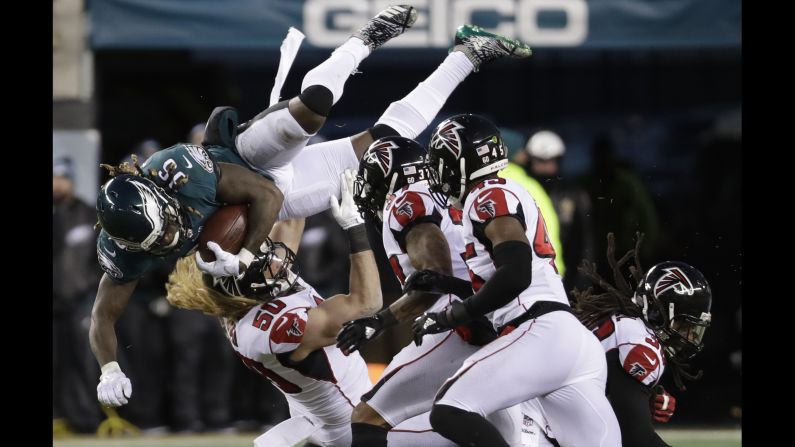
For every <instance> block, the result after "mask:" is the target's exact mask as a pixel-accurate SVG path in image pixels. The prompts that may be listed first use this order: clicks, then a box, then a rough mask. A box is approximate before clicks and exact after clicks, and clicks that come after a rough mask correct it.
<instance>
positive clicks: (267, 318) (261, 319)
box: [251, 301, 287, 331]
mask: <svg viewBox="0 0 795 447" xmlns="http://www.w3.org/2000/svg"><path fill="white" fill-rule="evenodd" d="M285 307H287V305H286V304H284V302H282V301H271V302H269V303H265V304H263V305H262V306H260V310H258V311H257V315H255V316H254V321H252V322H251V325H252V326H254V327H256V328H259V329H262V330H263V331H267V330H268V328H269V327H270V326H271V322H273V317H274V316H275V315H276V314H278V313H279V312H281V311H282V309H284V308H285Z"/></svg>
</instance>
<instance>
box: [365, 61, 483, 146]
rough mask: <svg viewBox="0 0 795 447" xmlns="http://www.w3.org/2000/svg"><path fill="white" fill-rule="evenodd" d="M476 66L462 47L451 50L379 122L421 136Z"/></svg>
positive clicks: (391, 106) (406, 133)
mask: <svg viewBox="0 0 795 447" xmlns="http://www.w3.org/2000/svg"><path fill="white" fill-rule="evenodd" d="M474 69H475V66H474V65H472V62H470V60H469V59H468V58H467V57H466V56H465V55H464V53H461V52H460V51H453V52H452V53H450V54H448V55H447V57H446V58H445V59H444V61H443V62H442V63H441V64H440V65H439V67H438V68H437V69H436V70H435V71H434V72H433V73H431V75H430V76H428V77H427V78H426V79H425V80H424V81H422V82H420V83H419V85H417V87H415V88H414V90H412V91H411V93H409V94H408V95H406V96H405V97H404V98H403V99H401V100H399V101H395V102H393V103H392V104H390V105H389V107H387V109H386V111H385V112H384V114H383V115H381V117H380V118H378V121H377V122H376V124H386V125H387V126H389V127H391V128H393V129H395V130H396V131H397V132H398V133H400V135H401V136H403V137H406V138H417V135H419V134H420V133H422V131H423V130H425V128H426V127H428V125H429V124H431V121H433V119H434V117H436V114H438V113H439V110H441V109H442V106H443V105H444V103H445V102H446V101H447V98H449V97H450V95H451V94H452V93H453V90H455V88H456V87H458V84H460V83H461V81H463V80H464V79H466V77H467V76H468V75H469V74H470V73H472V70H474Z"/></svg>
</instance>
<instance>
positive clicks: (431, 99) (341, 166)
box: [277, 9, 530, 422]
mask: <svg viewBox="0 0 795 447" xmlns="http://www.w3.org/2000/svg"><path fill="white" fill-rule="evenodd" d="M387 11H389V9H387V10H386V11H384V12H382V13H381V14H379V17H380V16H382V15H385V14H386V12H387ZM399 17H402V19H401V20H405V18H406V17H409V15H399ZM375 23H380V22H378V17H376V18H375V19H373V20H371V21H370V23H368V24H367V25H365V26H364V27H363V28H362V30H363V31H360V33H365V32H366V33H369V34H370V35H376V34H378V33H376V32H375V31H373V29H374V28H375V25H374V24H375ZM400 23H402V22H400ZM368 30H369V31H368ZM392 32H402V31H400V28H393V31H392ZM382 34H383V33H381V34H378V35H379V36H382ZM387 35H390V34H387ZM358 40H359V39H357V38H355V37H353V38H351V39H350V40H349V42H351V41H358ZM363 41H364V40H363ZM476 41H477V42H478V43H477V44H476V43H475V42H476ZM377 42H379V44H380V43H383V42H385V40H384V38H383V37H381V38H380V39H379V40H378V41H377ZM368 45H370V44H368ZM483 47H486V48H489V49H490V50H488V51H487V50H484V49H483ZM341 48H342V47H341ZM368 48H369V47H368ZM337 51H340V50H337ZM335 53H336V52H335ZM505 56H510V57H519V58H523V57H528V56H530V48H529V47H528V46H527V45H525V44H523V43H521V42H519V41H516V40H511V39H508V38H505V37H503V36H500V35H497V34H492V33H488V32H486V31H484V30H482V29H481V28H478V27H474V26H471V25H465V26H462V27H460V28H458V31H457V32H456V37H455V46H454V47H453V48H451V49H450V54H449V55H447V57H446V58H445V59H444V60H443V61H442V63H441V64H439V66H438V67H437V68H436V70H434V72H433V73H431V74H430V75H429V76H428V77H427V78H426V79H425V80H424V81H422V82H420V83H419V85H417V87H415V88H414V90H412V91H411V92H410V93H409V94H408V95H406V96H405V97H404V98H402V99H400V100H398V101H395V102H393V103H392V104H390V105H389V107H388V108H387V109H386V111H384V113H383V115H381V117H380V118H379V119H378V121H376V124H375V125H374V126H373V127H371V128H370V129H367V130H365V131H363V132H361V133H359V134H356V135H353V136H352V137H350V138H343V139H340V140H333V141H327V142H324V143H319V144H315V145H312V146H311V147H309V148H306V149H305V150H303V151H301V153H300V154H298V156H297V157H296V158H295V159H294V160H293V163H292V164H293V168H294V172H296V173H300V174H299V175H292V176H291V177H290V178H291V179H292V182H293V183H292V188H291V189H290V191H287V192H285V200H284V202H285V204H284V207H283V208H282V213H281V214H280V215H279V216H280V217H279V218H280V219H282V218H292V217H305V216H311V215H313V214H316V213H319V212H321V211H323V210H325V209H327V208H328V197H329V194H330V193H331V192H333V191H338V190H339V174H340V173H341V172H342V171H344V170H345V169H357V167H358V165H359V160H360V159H361V157H362V154H363V153H364V151H365V150H367V148H368V147H369V146H370V144H372V143H373V141H375V140H377V139H379V138H383V137H388V136H393V135H400V136H403V137H406V138H412V139H413V138H416V137H417V135H419V134H420V133H422V131H423V130H425V128H427V127H428V126H429V125H430V123H431V122H432V121H433V119H434V118H435V117H436V115H437V114H438V113H439V110H441V108H442V106H443V105H444V103H445V102H446V101H447V98H448V97H450V95H451V94H452V93H453V91H454V90H455V88H456V87H457V86H458V84H460V83H461V82H462V81H463V80H464V79H466V77H467V76H469V74H470V73H472V72H473V71H476V70H477V69H478V68H480V67H481V66H482V65H483V64H485V63H488V62H491V61H493V60H496V59H499V58H501V57H505ZM332 59H333V57H332V58H330V59H329V60H328V61H326V62H324V64H326V63H330V62H331V61H332ZM340 60H343V61H344V60H345V59H344V58H341V59H340ZM322 66H323V64H321V65H320V66H319V67H318V68H316V69H315V70H319V69H320V68H321V67H322ZM351 66H352V65H349V66H348V67H351ZM346 70H348V71H347V72H345V71H344V70H343V71H340V73H344V74H345V77H347V75H348V73H349V72H350V70H351V68H346ZM313 71H314V70H313ZM310 73H311V72H310ZM313 76H314V75H313ZM308 77H309V74H307V78H308ZM307 78H304V85H308V84H307V81H306V79H307ZM343 80H344V79H343ZM313 82H315V81H313ZM340 85H342V84H340ZM302 95H303V93H302ZM329 107H330V105H329ZM277 181H278V177H277ZM363 410H366V408H364V407H363ZM375 416H378V414H377V413H375ZM378 417H379V418H380V416H378ZM363 422H364V421H363Z"/></svg>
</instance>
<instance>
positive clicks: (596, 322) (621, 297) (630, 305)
mask: <svg viewBox="0 0 795 447" xmlns="http://www.w3.org/2000/svg"><path fill="white" fill-rule="evenodd" d="M635 235H636V240H635V248H633V249H632V250H629V251H628V252H627V253H626V254H624V256H622V257H621V259H619V260H618V261H616V240H615V235H614V234H613V233H612V232H611V233H607V263H608V264H609V265H610V268H611V269H612V270H613V281H614V283H615V284H610V283H609V282H607V281H606V280H604V279H603V278H602V276H601V275H599V273H597V271H596V263H595V262H589V261H588V260H587V259H583V260H582V263H581V264H580V266H579V267H577V271H579V272H580V273H582V274H583V275H585V276H586V277H587V278H588V279H589V280H591V282H593V283H594V284H596V285H598V286H599V287H601V288H602V289H604V290H605V291H606V292H604V293H599V294H595V293H593V287H588V289H586V290H579V289H577V288H574V290H572V291H571V294H572V295H573V296H574V300H575V306H574V312H575V314H576V315H577V318H579V320H580V321H581V322H582V324H583V325H584V326H585V327H587V328H589V329H593V328H595V327H598V326H600V325H601V324H602V323H604V322H605V321H606V320H607V319H608V318H610V317H611V316H613V315H614V314H621V315H626V316H628V317H634V318H641V319H644V318H643V311H642V310H641V309H640V308H639V307H638V306H637V305H636V304H635V302H634V301H632V297H633V296H634V294H635V288H636V287H637V285H638V283H640V281H641V280H642V279H643V275H644V274H645V271H644V270H643V268H642V267H641V265H640V259H639V258H640V256H639V253H640V244H641V243H642V242H643V233H640V232H637V233H635ZM630 259H632V260H633V261H634V262H633V264H631V265H630V266H629V272H630V276H631V278H632V280H633V281H634V284H630V283H629V282H627V279H626V277H625V276H624V273H623V272H622V267H624V265H625V264H626V263H627V262H629V260H630ZM644 321H645V319H644ZM662 351H663V352H664V354H663V355H665V359H666V361H667V362H668V364H669V367H670V369H671V370H672V371H673V376H674V383H675V384H676V386H677V387H678V388H679V389H680V390H682V391H684V390H685V389H686V388H685V385H684V382H683V379H687V380H690V381H693V380H698V379H700V378H701V376H702V375H703V371H701V370H699V371H698V372H696V373H695V374H693V373H691V372H690V371H689V369H690V365H689V364H687V363H683V362H680V361H679V360H677V359H676V358H675V357H674V356H672V355H670V354H669V353H668V350H667V349H663V350H662Z"/></svg>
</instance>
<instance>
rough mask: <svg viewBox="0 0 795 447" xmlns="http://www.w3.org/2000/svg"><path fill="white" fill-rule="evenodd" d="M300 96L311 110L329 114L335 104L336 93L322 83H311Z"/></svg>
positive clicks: (325, 114)
mask: <svg viewBox="0 0 795 447" xmlns="http://www.w3.org/2000/svg"><path fill="white" fill-rule="evenodd" d="M298 98H299V99H300V100H301V102H303V103H304V105H305V106H306V107H307V108H308V109H309V110H311V111H313V112H315V113H317V114H318V115H320V116H328V114H329V112H330V111H331V106H332V105H334V95H333V94H332V93H331V90H329V89H328V88H326V87H324V86H322V85H310V86H309V87H307V88H305V89H304V91H302V92H301V94H300V95H298Z"/></svg>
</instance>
